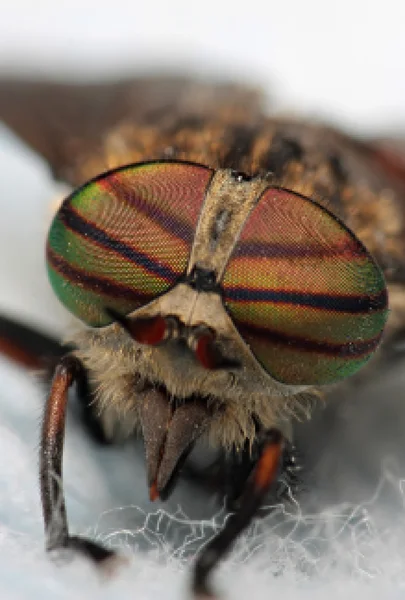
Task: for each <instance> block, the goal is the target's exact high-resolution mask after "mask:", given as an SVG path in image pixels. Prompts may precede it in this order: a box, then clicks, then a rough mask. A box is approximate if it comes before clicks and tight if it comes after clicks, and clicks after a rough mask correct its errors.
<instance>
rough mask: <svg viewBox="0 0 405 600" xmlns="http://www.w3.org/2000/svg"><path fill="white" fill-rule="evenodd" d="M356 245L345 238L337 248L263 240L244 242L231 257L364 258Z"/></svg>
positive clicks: (335, 246)
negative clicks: (275, 242)
mask: <svg viewBox="0 0 405 600" xmlns="http://www.w3.org/2000/svg"><path fill="white" fill-rule="evenodd" d="M358 250H359V249H358V247H357V246H356V245H355V244H353V245H352V246H349V245H348V243H347V240H344V242H343V247H342V248H339V246H338V245H337V244H335V245H334V246H333V247H332V246H326V245H325V246H319V245H317V246H311V245H309V246H307V245H303V246H300V245H299V244H294V245H292V244H291V245H287V244H266V243H264V242H244V243H241V244H239V246H237V247H236V249H235V251H234V253H233V257H237V258H241V257H253V258H258V259H260V258H266V259H271V258H346V259H351V260H353V258H355V257H356V256H359V257H360V258H365V256H364V253H363V254H361V253H359V251H358Z"/></svg>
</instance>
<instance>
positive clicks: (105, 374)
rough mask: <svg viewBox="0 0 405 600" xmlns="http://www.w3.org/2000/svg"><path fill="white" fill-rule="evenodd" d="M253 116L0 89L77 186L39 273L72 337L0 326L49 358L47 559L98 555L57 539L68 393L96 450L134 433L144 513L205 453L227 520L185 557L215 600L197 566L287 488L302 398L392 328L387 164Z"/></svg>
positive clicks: (254, 108) (95, 548) (232, 107)
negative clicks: (189, 460)
mask: <svg viewBox="0 0 405 600" xmlns="http://www.w3.org/2000/svg"><path fill="white" fill-rule="evenodd" d="M263 106H264V103H263V98H262V96H261V94H260V93H259V92H257V91H255V90H251V89H248V88H244V87H242V86H237V85H232V84H220V85H219V84H218V85H215V84H206V83H203V82H195V81H191V80H188V79H173V78H172V79H170V78H168V79H159V78H157V79H156V78H143V79H142V78H140V79H137V80H133V81H128V82H121V83H117V84H94V85H63V84H53V83H35V82H16V81H3V82H2V83H1V84H0V118H2V119H3V120H4V122H5V123H6V124H7V125H9V126H10V127H12V128H13V129H14V130H15V131H16V132H17V133H18V134H19V135H20V136H21V137H22V138H23V139H25V140H26V141H27V142H28V143H29V144H30V145H31V146H32V147H33V148H34V149H36V150H37V151H38V152H40V153H41V154H42V155H43V156H44V157H45V158H46V159H47V160H48V161H49V164H50V166H51V169H52V172H53V174H54V176H55V177H56V178H58V179H62V180H64V181H67V182H68V183H70V184H71V185H72V186H74V191H73V192H72V194H71V195H69V196H68V197H67V198H66V199H65V200H64V202H63V203H62V205H61V206H60V208H59V210H58V211H57V212H56V215H55V217H54V220H53V223H52V225H51V228H50V232H49V236H48V240H47V246H46V260H47V266H48V272H49V279H50V282H51V285H52V287H53V289H54V291H55V293H56V294H57V296H58V297H59V299H60V300H61V302H62V303H63V304H64V305H65V306H66V308H67V309H68V310H69V311H70V312H72V313H73V314H74V315H75V316H76V317H77V318H78V319H79V320H80V321H81V322H82V328H81V329H80V331H79V332H78V333H76V334H74V335H72V336H71V337H70V338H69V339H67V340H66V346H65V347H63V346H61V345H60V344H59V343H56V342H54V341H52V340H49V339H47V338H45V336H43V335H41V334H39V333H35V332H33V331H29V330H28V329H27V328H24V327H22V326H19V325H18V324H16V323H13V322H11V321H10V320H8V319H6V318H4V319H2V320H1V322H0V324H1V338H0V341H1V349H2V351H3V352H5V353H6V354H8V355H9V356H10V357H13V358H15V359H16V360H19V361H20V362H22V363H25V364H28V365H32V364H33V365H36V364H37V362H38V358H37V357H39V356H40V355H46V354H48V355H49V354H53V355H55V356H58V357H59V362H58V364H57V366H56V369H55V373H54V376H53V382H52V386H51V391H50V394H49V398H48V402H47V406H46V409H45V414H44V420H43V428H42V440H41V467H40V469H41V494H42V506H43V515H44V522H45V531H46V545H47V549H48V550H53V549H55V548H60V547H71V548H73V549H75V550H77V551H79V552H82V553H84V554H85V555H86V556H88V557H89V558H91V559H93V560H94V561H95V562H97V563H103V561H106V560H108V559H110V558H111V557H112V555H113V552H112V551H111V550H109V549H107V548H104V547H102V546H100V545H99V544H97V543H95V542H93V541H91V540H88V539H85V538H80V537H77V536H72V535H71V534H70V533H69V528H68V521H67V516H66V510H65V504H64V499H63V491H62V489H61V485H60V481H61V472H62V471H61V469H62V451H63V438H64V422H65V412H66V404H67V392H68V388H69V387H70V386H71V385H72V384H74V383H76V385H77V393H78V395H79V396H80V398H81V400H82V402H83V407H84V412H85V417H86V419H87V421H88V423H90V424H91V428H92V430H93V432H94V433H95V434H96V435H97V436H98V437H99V438H101V439H108V440H110V439H113V438H114V433H115V432H116V431H117V430H120V432H121V433H122V432H124V434H125V435H130V434H133V433H134V432H137V433H139V434H140V435H141V436H142V437H143V439H144V444H145V454H146V465H147V479H148V485H149V489H150V497H151V499H152V500H154V499H156V498H157V497H160V498H161V499H165V498H166V497H167V496H168V494H169V493H170V491H171V489H172V487H173V485H175V483H176V480H177V477H178V476H179V473H180V467H181V465H182V463H183V461H184V460H185V459H186V457H187V455H188V454H189V452H190V450H191V449H192V447H193V445H194V443H195V442H196V440H198V439H201V438H204V439H205V440H206V442H207V444H210V445H212V446H214V447H216V448H217V449H218V450H219V452H220V455H221V457H222V463H221V464H222V477H223V480H224V488H226V492H227V495H228V503H229V506H231V507H232V508H233V515H232V517H231V518H230V519H229V520H228V521H227V523H226V525H225V527H224V529H223V530H222V531H221V532H220V533H219V535H218V536H217V537H216V538H214V540H213V541H211V542H210V543H209V544H208V545H207V546H206V547H205V549H204V550H203V551H202V552H201V554H200V555H199V556H198V558H197V560H196V563H195V566H194V572H193V573H194V574H193V584H192V585H193V593H194V594H195V595H196V596H198V595H205V596H212V595H213V592H212V588H211V583H210V576H211V572H212V570H213V568H214V567H215V566H216V565H217V564H218V562H219V561H220V560H221V558H222V557H223V556H224V555H225V554H226V552H227V551H228V550H229V548H230V547H231V546H232V543H233V542H234V540H235V539H236V537H237V536H238V535H239V534H240V532H241V531H243V529H244V528H246V527H247V525H248V524H249V523H250V522H251V520H252V518H253V517H254V516H255V515H256V513H257V512H258V510H259V508H260V506H261V504H262V502H263V500H264V498H265V496H266V494H267V493H268V491H269V489H274V488H277V486H279V485H281V484H280V475H282V474H287V476H288V477H290V478H293V477H294V471H295V469H296V468H297V467H296V463H295V455H294V446H293V423H294V417H295V415H296V414H297V412H299V410H301V409H302V407H304V408H305V395H306V394H310V393H312V392H318V391H319V390H320V389H322V390H323V389H325V387H326V388H327V386H328V385H330V384H334V383H336V382H339V381H343V380H344V379H345V378H347V377H349V376H350V375H352V374H354V373H355V372H356V371H358V370H359V369H360V368H361V367H362V366H363V365H365V364H366V363H367V361H368V360H369V359H370V358H371V357H372V355H373V354H374V353H375V351H376V350H377V348H378V346H379V344H380V341H381V337H382V334H383V331H385V333H384V340H385V342H386V344H387V345H388V344H389V342H390V340H392V339H393V337H395V336H397V335H401V331H402V330H403V327H404V324H405V296H404V291H405V289H404V286H403V283H404V280H405V261H404V256H405V248H404V246H405V235H404V233H405V232H404V223H405V219H404V207H405V204H404V202H405V165H404V162H403V160H402V158H401V153H400V152H399V151H396V150H394V149H393V147H391V146H390V145H389V144H386V145H385V146H384V145H383V144H380V145H378V144H373V143H369V144H366V143H364V142H361V141H359V140H355V139H351V138H349V137H347V136H345V135H344V134H342V133H339V132H337V131H335V130H333V129H328V128H325V127H322V126H318V125H316V124H313V123H312V124H311V123H306V122H301V121H298V120H293V119H283V118H276V117H271V116H268V115H267V114H266V111H265V110H264V108H263ZM388 297H389V299H390V304H389V306H390V312H389V311H388ZM388 315H389V318H388ZM387 319H388V321H387Z"/></svg>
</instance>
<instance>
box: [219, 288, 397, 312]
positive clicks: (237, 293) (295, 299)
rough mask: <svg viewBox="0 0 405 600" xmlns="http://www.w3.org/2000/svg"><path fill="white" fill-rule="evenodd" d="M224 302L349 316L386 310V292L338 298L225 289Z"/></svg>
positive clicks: (326, 295) (300, 293)
mask: <svg viewBox="0 0 405 600" xmlns="http://www.w3.org/2000/svg"><path fill="white" fill-rule="evenodd" d="M225 300H230V301H232V302H273V303H275V304H294V305H297V306H309V307H311V308H317V309H321V310H328V311H337V312H346V313H351V314H358V313H368V312H370V311H375V310H384V309H386V308H387V303H388V297H387V290H386V289H384V290H382V291H381V292H380V293H378V294H375V295H372V296H363V295H361V296H354V295H353V296H338V295H330V294H315V293H310V294H306V293H302V292H287V291H284V290H279V291H274V290H249V289H243V288H236V287H232V288H231V287H227V288H226V290H225Z"/></svg>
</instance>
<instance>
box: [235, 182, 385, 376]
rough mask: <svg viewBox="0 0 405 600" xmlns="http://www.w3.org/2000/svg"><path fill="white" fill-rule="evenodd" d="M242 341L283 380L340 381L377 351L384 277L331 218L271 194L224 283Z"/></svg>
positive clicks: (293, 198) (249, 225)
mask: <svg viewBox="0 0 405 600" xmlns="http://www.w3.org/2000/svg"><path fill="white" fill-rule="evenodd" d="M223 285H224V290H225V296H224V299H225V303H226V305H227V306H228V309H229V312H230V314H231V316H232V317H233V319H234V321H235V324H236V326H237V328H238V329H239V331H240V333H241V334H242V337H243V338H244V339H245V340H246V341H247V342H248V343H249V345H250V347H251V349H252V351H253V353H254V354H255V355H256V357H257V358H258V359H259V360H260V361H261V362H262V364H263V365H264V367H265V368H266V370H268V371H269V373H270V374H271V375H272V376H273V377H275V378H276V379H278V380H279V381H281V382H283V383H290V384H325V383H332V382H334V381H337V380H339V379H342V378H344V377H347V376H349V375H350V374H352V373H354V372H355V371H357V370H358V369H359V368H360V367H361V366H362V365H363V364H364V363H365V362H366V361H367V360H368V359H369V358H370V356H371V355H372V353H373V352H374V350H375V348H376V347H377V345H378V342H379V340H380V338H381V333H382V330H383V327H384V324H385V321H386V318H387V302H388V300H387V293H386V289H385V283H384V278H383V276H382V273H381V271H380V269H379V268H378V267H377V265H376V264H375V262H374V261H373V259H372V258H371V256H370V255H369V254H368V252H367V251H366V250H365V248H364V247H363V246H362V245H361V244H360V243H359V242H358V240H356V238H355V237H354V236H353V235H352V234H351V233H350V232H349V231H348V230H347V229H346V228H345V227H344V226H343V225H342V224H341V223H340V222H339V221H338V220H336V219H335V218H334V217H333V216H332V215H331V214H330V213H329V212H326V211H325V210H322V208H321V207H320V206H319V205H317V204H315V203H313V202H311V201H310V200H308V199H306V198H304V197H302V196H299V195H297V194H291V193H289V192H288V191H286V190H281V189H280V190H278V189H269V190H267V191H265V192H264V194H263V196H262V197H261V198H260V201H259V203H258V204H257V205H256V207H255V208H254V209H253V211H252V213H251V215H250V216H249V218H248V219H247V222H246V224H245V226H244V228H243V230H242V233H241V236H240V238H239V242H238V243H237V245H236V247H235V249H234V251H233V254H232V256H231V259H230V262H229V264H228V266H227V269H226V272H225V277H224V281H223Z"/></svg>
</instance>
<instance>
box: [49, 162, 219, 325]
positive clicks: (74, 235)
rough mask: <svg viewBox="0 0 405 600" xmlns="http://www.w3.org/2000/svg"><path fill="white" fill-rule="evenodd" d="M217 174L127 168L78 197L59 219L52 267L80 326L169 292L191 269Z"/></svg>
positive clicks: (161, 166) (52, 236) (183, 166)
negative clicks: (196, 237)
mask: <svg viewBox="0 0 405 600" xmlns="http://www.w3.org/2000/svg"><path fill="white" fill-rule="evenodd" d="M212 176H213V171H212V170H211V169H208V168H206V167H203V166H200V165H194V164H191V163H190V164H189V163H180V162H179V163H176V162H162V163H156V162H155V163H145V164H138V165H129V166H127V167H124V168H121V169H118V170H115V171H111V172H109V173H105V174H103V175H101V176H100V177H98V178H97V179H95V180H94V181H91V182H89V183H87V184H85V185H84V186H83V187H82V188H80V189H78V190H77V191H75V192H74V193H73V194H72V195H71V196H69V197H68V198H67V199H66V200H65V201H64V203H63V204H62V206H61V208H60V210H59V211H58V213H57V214H56V216H55V218H54V221H53V223H52V225H51V229H50V232H49V237H48V245H47V265H48V273H49V278H50V281H51V284H52V287H53V289H54V291H55V292H56V294H57V296H58V297H59V299H60V300H61V301H62V302H63V304H64V305H65V306H66V307H67V308H68V309H69V310H70V311H71V312H72V313H73V314H74V315H75V316H76V317H78V318H79V319H81V320H82V321H84V322H85V323H86V324H88V325H91V326H93V327H99V326H103V325H107V324H108V323H110V322H111V318H110V317H108V316H107V314H105V312H104V310H103V309H104V308H105V307H110V308H112V309H114V310H115V311H117V312H119V313H120V314H123V315H125V314H128V313H130V312H132V311H133V310H135V309H136V308H139V307H140V306H143V305H145V304H147V303H148V302H150V301H151V300H153V299H154V298H156V297H157V296H158V295H160V294H162V293H164V292H166V291H168V290H169V289H170V288H171V287H172V286H173V285H175V283H176V281H177V280H178V278H179V277H180V276H181V275H182V274H183V273H184V271H185V270H186V267H187V262H188V257H189V254H190V251H191V246H192V242H193V239H194V233H195V228H196V225H197V221H198V217H199V214H200V211H201V208H202V205H203V202H204V198H205V193H206V189H207V187H208V186H209V183H210V180H211V178H212Z"/></svg>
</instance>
